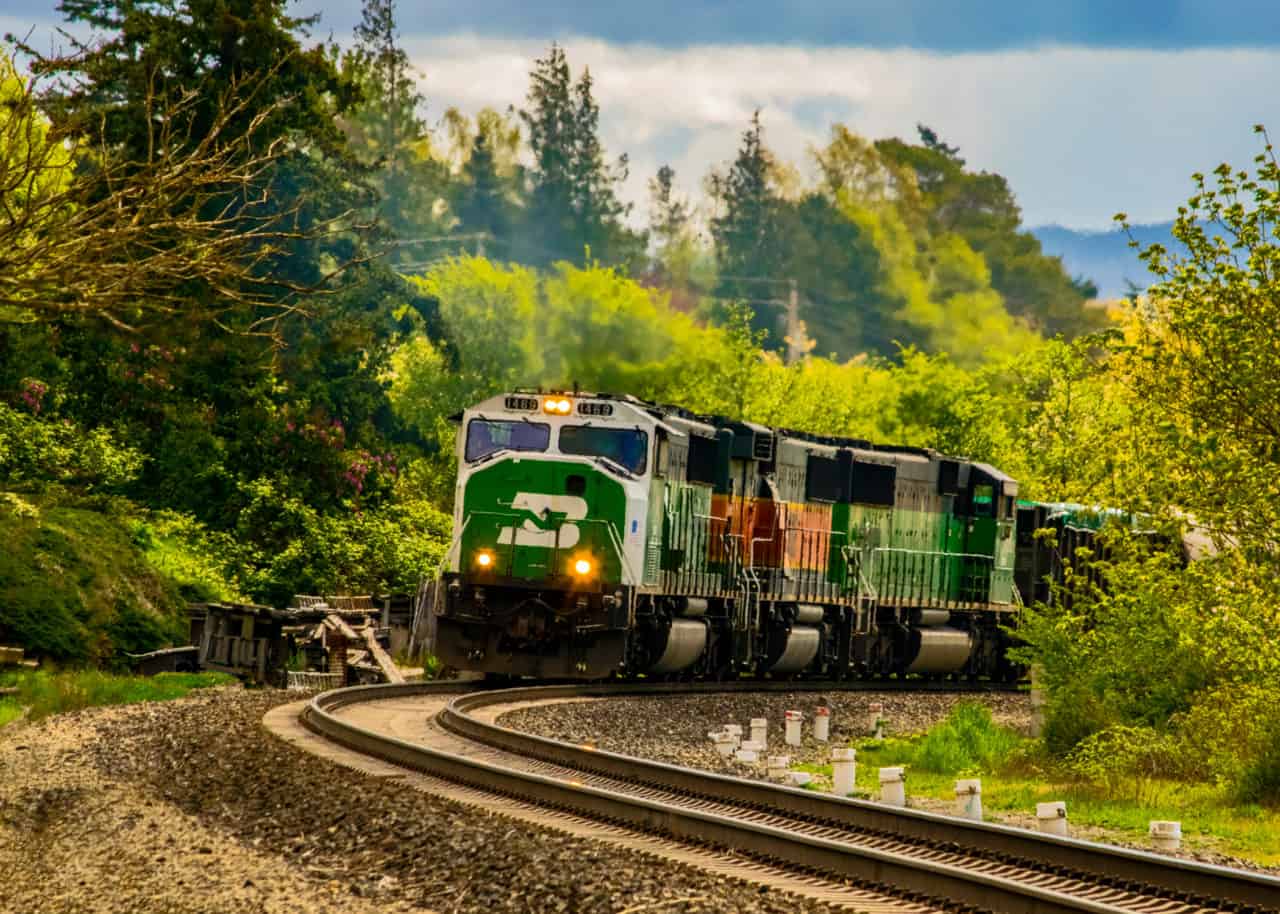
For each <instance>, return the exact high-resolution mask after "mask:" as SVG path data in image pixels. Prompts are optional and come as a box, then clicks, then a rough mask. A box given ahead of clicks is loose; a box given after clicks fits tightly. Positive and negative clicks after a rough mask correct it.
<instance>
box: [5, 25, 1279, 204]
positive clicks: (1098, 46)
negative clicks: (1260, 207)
mask: <svg viewBox="0 0 1280 914" xmlns="http://www.w3.org/2000/svg"><path fill="white" fill-rule="evenodd" d="M290 9H291V11H293V12H294V13H296V14H301V13H318V14H320V16H321V19H320V22H319V24H318V25H317V26H315V27H314V28H313V35H314V36H315V37H316V38H328V37H330V36H332V37H333V38H334V39H336V40H338V41H340V42H343V43H346V42H348V41H349V40H350V35H351V29H352V27H353V25H354V24H355V22H356V21H357V20H358V18H359V14H360V2H359V0H296V2H295V3H294V4H293V5H292V6H291V7H290ZM398 13H399V20H400V25H401V32H402V36H403V40H404V44H405V47H406V49H407V50H408V51H409V53H410V55H411V57H412V58H413V60H414V63H415V65H416V67H417V69H418V71H419V73H418V75H419V79H420V83H421V88H422V91H423V94H424V95H425V96H426V99H427V110H426V116H427V119H428V121H430V122H438V120H439V119H440V117H441V115H442V114H443V113H444V111H445V110H446V109H448V108H449V107H451V106H457V107H459V108H461V109H462V110H464V111H468V112H474V111H475V110H477V109H479V108H480V107H483V106H491V107H496V108H499V109H505V108H507V107H508V106H509V105H516V106H519V105H520V104H521V103H522V101H523V98H524V94H525V90H526V88H527V84H528V71H529V68H530V65H531V63H532V61H533V60H534V58H536V57H537V56H539V55H540V54H542V53H544V52H545V50H546V48H547V46H548V45H549V43H550V42H551V41H553V40H554V41H558V42H560V43H561V44H562V45H564V47H565V49H566V52H567V54H568V57H569V62H570V64H571V66H573V67H574V70H575V73H576V72H577V71H578V70H580V68H582V67H583V66H589V67H590V68H591V72H592V75H593V77H594V78H595V80H596V96H597V100H598V102H599V104H600V109H601V131H602V134H603V140H604V143H605V146H606V150H607V151H608V153H609V154H610V155H618V154H620V153H623V152H625V153H627V154H628V156H629V158H630V165H631V173H630V177H629V178H628V180H627V182H626V184H625V185H624V187H623V196H624V198H625V199H627V200H628V201H631V202H634V203H636V204H637V207H636V211H635V212H636V218H638V219H643V217H644V215H645V213H646V200H647V195H646V190H645V189H646V185H647V181H648V180H649V178H650V177H651V176H652V175H653V174H654V173H655V172H656V171H657V169H658V167H659V166H661V165H663V164H670V165H671V166H672V167H673V168H675V170H676V174H677V183H678V185H679V186H680V187H681V188H682V189H683V190H684V191H685V192H686V193H688V194H690V195H697V194H698V193H699V191H700V188H701V185H702V180H703V178H704V177H705V175H706V174H707V172H708V170H709V169H711V168H716V167H719V168H723V167H724V165H725V163H726V162H727V161H729V160H730V159H731V158H732V156H733V154H734V151H735V149H736V148H737V145H738V143H739V140H740V135H741V133H742V131H743V129H744V128H745V127H746V124H747V121H748V119H749V118H750V116H751V113H752V112H753V111H754V110H756V109H757V108H758V109H760V111H761V116H762V119H763V122H764V125H765V139H766V143H767V144H768V145H769V146H770V147H771V148H772V149H773V150H774V151H775V152H776V153H778V154H779V155H780V156H781V157H783V158H785V159H788V160H790V161H791V162H792V163H794V164H795V165H796V166H797V167H799V168H800V169H801V171H802V173H807V172H808V171H810V170H811V165H810V161H811V158H810V153H809V150H810V149H811V148H812V147H813V146H814V145H815V144H820V143H822V142H823V141H824V139H825V138H826V137H827V135H828V133H829V130H830V125H831V124H832V122H835V121H839V122H842V123H844V124H846V125H847V126H848V127H849V128H850V129H852V130H854V131H855V132H858V133H861V134H863V135H866V136H870V137H873V138H878V137H883V136H901V137H904V138H910V137H914V136H915V129H916V124H917V123H924V124H927V125H928V126H930V127H932V128H933V129H934V130H936V131H937V132H938V133H939V135H940V136H941V137H942V138H943V139H944V140H945V141H946V142H948V143H950V144H952V145H955V146H959V147H960V150H961V155H962V156H963V157H964V158H965V159H966V160H967V161H968V163H969V165H970V167H973V168H977V169H983V170H989V171H995V172H999V173H1000V174H1003V175H1005V176H1006V177H1007V178H1008V179H1009V181H1010V184H1011V186H1012V187H1013V190H1014V192H1015V194H1016V195H1017V198H1018V201H1019V203H1020V204H1021V206H1022V209H1023V214H1024V220H1025V222H1026V223H1027V224H1028V225H1033V226H1034V225H1047V224H1057V225H1064V226H1069V227H1072V228H1082V229H1105V228H1108V227H1109V226H1110V224H1111V217H1112V216H1113V215H1114V214H1115V213H1116V212H1121V211H1123V212H1126V213H1128V214H1129V216H1130V218H1131V219H1132V220H1134V221H1136V222H1158V221H1163V220H1167V219H1170V218H1172V217H1173V215H1174V214H1175V211H1176V207H1177V205H1178V203H1179V202H1180V201H1182V200H1185V199H1186V197H1187V196H1189V195H1190V193H1191V181H1190V175H1191V174H1192V173H1193V172H1196V171H1204V172H1208V171H1210V170H1211V169H1212V168H1213V167H1215V166H1216V165H1217V164H1218V163H1220V162H1223V161H1228V162H1232V163H1234V164H1237V165H1247V164H1248V163H1249V162H1251V161H1252V158H1253V156H1254V155H1255V154H1256V153H1257V152H1258V151H1259V146H1258V140H1257V138H1256V137H1255V136H1254V134H1253V132H1252V127H1253V125H1254V124H1255V123H1267V124H1270V125H1273V128H1274V129H1275V130H1276V131H1280V92H1278V91H1277V88H1280V0H1216V2H1214V0H1199V2H1193V0H989V2H978V0H791V2H778V0H738V2H731V0H644V2H640V0H630V2H625V3H609V2H600V0H470V2H464V0H400V2H399V9H398ZM57 19H58V14H57V12H56V0H4V3H3V4H0V31H6V32H20V33H26V32H27V31H28V30H29V29H31V28H33V27H34V28H35V29H36V38H37V40H39V39H40V38H41V36H43V35H45V34H46V33H47V31H48V29H49V27H50V26H51V25H53V24H55V23H56V21H57Z"/></svg>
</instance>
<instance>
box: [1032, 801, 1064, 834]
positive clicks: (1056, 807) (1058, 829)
mask: <svg viewBox="0 0 1280 914" xmlns="http://www.w3.org/2000/svg"><path fill="white" fill-rule="evenodd" d="M1036 823H1037V824H1038V825H1039V826H1040V830H1041V831H1042V832H1044V833H1045V834H1046V835H1061V836H1063V837H1066V834H1067V804H1066V803H1062V802H1056V803H1037V804H1036Z"/></svg>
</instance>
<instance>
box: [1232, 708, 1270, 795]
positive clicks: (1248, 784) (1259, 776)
mask: <svg viewBox="0 0 1280 914" xmlns="http://www.w3.org/2000/svg"><path fill="white" fill-rule="evenodd" d="M1236 795H1237V798H1238V799H1239V800H1240V802H1242V803H1261V804H1263V805H1265V806H1280V726H1274V725H1273V727H1272V729H1271V733H1270V739H1269V740H1268V741H1267V744H1265V745H1264V746H1263V749H1262V752H1261V753H1260V754H1259V755H1257V756H1255V757H1254V760H1253V762H1252V763H1250V764H1248V765H1247V766H1246V767H1245V768H1244V770H1243V771H1242V772H1241V773H1240V778H1239V781H1238V782H1237V783H1236Z"/></svg>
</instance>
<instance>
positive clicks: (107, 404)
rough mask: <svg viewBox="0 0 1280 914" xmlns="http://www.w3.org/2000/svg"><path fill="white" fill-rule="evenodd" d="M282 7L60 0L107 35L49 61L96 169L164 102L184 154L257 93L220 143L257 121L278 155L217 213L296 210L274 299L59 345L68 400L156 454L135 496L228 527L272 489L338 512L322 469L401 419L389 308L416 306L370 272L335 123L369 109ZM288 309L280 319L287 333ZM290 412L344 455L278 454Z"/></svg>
mask: <svg viewBox="0 0 1280 914" xmlns="http://www.w3.org/2000/svg"><path fill="white" fill-rule="evenodd" d="M285 5H286V0H177V2H175V3H174V4H172V5H171V6H165V7H158V6H154V5H146V6H142V5H139V4H136V3H134V2H132V0H66V3H64V5H63V10H64V11H65V12H66V13H67V15H68V17H69V18H71V19H72V20H73V21H74V22H81V23H87V24H90V25H92V26H94V28H95V29H97V30H99V31H100V34H101V38H100V39H97V40H96V41H95V43H94V44H93V45H91V46H87V47H83V48H81V49H80V53H79V54H77V55H76V56H75V57H74V58H71V59H64V60H59V61H45V62H43V64H42V66H44V67H45V69H46V72H49V73H51V74H52V75H55V76H61V77H63V78H62V79H60V80H58V81H57V82H56V83H55V85H56V86H57V87H58V94H56V95H54V96H52V97H50V99H49V101H48V104H49V108H50V110H51V111H52V112H54V113H55V114H54V116H55V117H57V118H59V120H60V122H70V123H76V122H79V123H83V124H85V125H86V129H87V126H88V125H94V124H101V125H103V128H104V130H105V131H106V143H107V146H108V148H107V150H106V152H105V153H104V154H109V155H111V156H112V157H114V158H116V159H124V160H126V161H127V160H128V158H127V157H129V156H134V157H137V156H140V155H142V154H143V153H144V151H145V148H146V144H147V143H148V142H149V141H150V139H151V137H152V133H151V131H150V129H149V125H148V118H149V116H150V114H151V112H152V111H153V110H154V108H153V99H155V98H156V97H160V98H168V99H185V100H186V102H185V106H184V107H182V108H181V110H180V111H179V112H178V117H180V118H181V119H183V120H184V123H181V124H180V125H179V127H180V129H178V130H176V132H175V133H174V142H189V143H197V142H199V141H200V139H201V138H202V137H204V136H206V135H207V132H208V125H209V124H210V123H213V122H215V119H216V117H217V105H218V99H219V98H221V97H224V96H225V95H226V93H227V91H229V90H231V89H233V88H234V87H236V86H239V85H243V86H248V87H251V88H252V90H253V91H252V94H251V95H250V96H249V98H250V102H249V103H247V104H246V105H245V106H244V108H243V109H242V110H240V111H239V113H238V115H237V121H236V122H235V123H232V124H229V125H227V126H226V130H227V131H228V132H231V131H234V130H236V129H240V130H245V131H247V130H248V129H249V126H250V125H251V124H253V125H254V127H253V129H254V131H255V132H254V133H253V137H254V142H255V143H257V144H262V145H267V144H274V145H275V146H277V147H278V148H280V149H282V150H284V153H283V154H282V155H281V156H280V157H279V158H278V159H276V160H273V161H272V163H271V165H270V167H269V169H268V170H267V173H266V174H265V175H263V177H262V181H263V182H264V184H265V187H264V188H262V193H261V198H262V200H265V201H266V202H265V203H261V202H260V203H258V204H257V205H256V206H255V207H254V208H248V209H246V208H245V207H247V203H246V201H245V200H243V199H241V198H240V197H238V196H237V195H238V194H242V193H243V191H241V190H240V189H239V188H237V187H230V188H228V189H227V193H226V196H225V197H214V198H211V199H208V201H207V203H206V204H205V205H206V206H207V207H208V208H210V209H213V210H215V211H218V212H226V213H228V214H230V215H231V216H232V217H235V216H237V215H240V214H243V215H242V218H243V220H244V222H245V224H246V226H248V227H250V228H251V227H252V225H253V224H254V223H255V221H256V220H258V219H261V218H263V217H264V215H263V210H264V208H266V207H269V206H276V207H279V209H280V211H282V212H285V213H287V214H289V217H290V219H291V225H292V226H294V228H295V232H296V236H295V237H293V238H291V239H286V240H282V241H279V242H276V243H274V244H271V245H270V246H269V258H268V259H267V260H266V261H265V263H264V265H263V272H264V274H265V275H266V276H268V277H269V278H270V280H271V281H272V282H273V283H274V284H275V288H276V289H277V290H278V301H276V302H273V303H272V304H273V308H272V309H271V310H270V311H268V310H267V309H266V307H265V306H262V305H236V306H235V307H232V308H229V309H225V310H223V311H221V312H220V313H219V319H218V321H217V322H216V323H211V322H198V321H194V320H190V319H188V318H187V316H186V314H185V312H183V311H179V312H177V313H175V315H174V318H173V319H172V320H171V321H169V322H167V323H166V324H165V325H164V326H163V328H158V329H157V330H156V331H155V333H154V335H153V336H152V337H151V338H148V337H146V336H144V335H142V334H132V335H123V336H122V335H121V334H113V333H109V332H99V331H91V329H90V328H87V327H85V326H84V325H83V324H80V323H78V322H75V321H67V322H64V323H63V325H62V326H60V327H59V328H57V329H58V333H57V334H55V338H56V340H57V342H56V347H57V351H56V355H57V357H58V358H60V359H62V360H63V361H64V363H65V365H66V366H67V368H66V372H67V377H68V388H69V389H70V390H71V391H73V392H74V394H73V398H72V399H71V400H70V401H69V402H68V409H69V410H70V411H72V412H74V413H76V414H78V415H79V416H80V417H83V418H84V419H85V421H86V422H101V421H110V422H111V423H113V424H115V425H118V426H120V427H124V428H128V430H129V434H130V435H131V437H132V439H133V440H134V442H135V443H136V444H137V445H138V446H139V448H140V449H141V450H142V451H144V452H145V453H146V454H147V456H148V460H147V463H146V465H145V470H144V473H143V475H142V477H141V478H140V479H139V480H138V482H137V483H136V489H135V492H136V494H137V495H138V497H139V498H141V499H144V500H145V501H146V503H148V504H152V505H156V506H169V507H179V508H183V509H186V510H191V511H193V512H195V513H196V514H197V515H198V516H199V517H200V518H201V519H203V520H205V521H208V522H210V523H212V524H215V525H218V526H224V527H229V526H233V525H234V524H235V522H236V518H237V516H238V512H239V510H240V508H241V507H243V505H244V504H245V503H246V502H247V501H248V500H250V499H252V498H257V497H259V496H260V495H261V494H262V492H263V491H264V489H263V488H262V486H268V487H271V486H284V487H286V488H288V489H289V491H290V497H297V498H299V499H301V501H302V503H305V504H308V505H310V506H315V507H318V508H324V509H329V508H333V507H334V506H335V504H336V503H338V502H339V499H340V497H341V493H340V492H339V491H338V490H336V489H335V487H334V486H333V484H332V483H331V481H330V480H331V479H332V478H333V476H334V475H340V474H336V473H335V474H327V473H325V472H320V471H318V469H317V468H318V466H319V464H318V463H317V461H320V462H325V461H327V462H328V463H327V467H328V468H332V466H333V464H334V463H336V462H338V461H341V460H342V459H344V457H343V455H344V454H345V453H346V451H345V448H346V447H352V446H355V445H357V443H358V442H361V441H364V442H368V443H369V445H370V446H372V445H373V442H376V441H378V440H379V439H380V437H381V433H382V431H383V430H384V429H385V427H382V428H380V427H379V424H380V423H382V422H384V421H385V417H386V416H387V415H389V412H388V409H387V404H386V399H385V392H384V390H383V389H382V386H381V385H380V383H379V381H378V375H379V372H380V371H381V369H382V365H383V360H384V359H385V358H386V356H387V353H388V350H389V347H390V345H391V343H392V341H393V339H394V337H395V335H396V333H397V332H398V329H399V328H398V325H397V322H396V319H395V318H394V311H393V308H392V307H391V306H392V305H393V304H402V303H404V302H406V301H408V302H411V303H415V304H424V303H421V302H419V301H415V298H414V297H413V296H411V295H409V294H407V292H406V290H405V289H404V287H403V284H402V283H400V281H399V280H398V279H397V278H396V277H394V276H393V275H391V274H390V273H389V272H388V271H386V270H385V269H382V268H380V267H378V266H375V265H372V264H370V263H368V261H369V260H370V256H369V251H368V248H367V246H366V244H365V241H366V238H365V233H364V232H363V231H362V230H361V227H360V219H359V218H358V214H359V213H361V212H367V211H368V210H369V209H370V207H371V206H372V204H373V202H374V195H373V193H372V191H371V189H370V188H369V187H368V186H367V184H366V182H365V181H364V177H363V171H362V169H361V168H360V167H359V166H358V164H357V163H356V161H355V160H354V159H353V158H352V156H351V155H350V152H349V150H348V148H347V145H346V142H345V138H344V136H343V134H342V132H341V131H340V130H339V129H338V127H337V124H336V119H337V117H339V116H341V115H342V114H344V113H346V112H347V111H348V110H349V107H350V105H351V104H352V103H353V102H354V101H355V99H356V98H357V95H358V93H357V91H356V90H355V87H354V86H353V85H352V84H351V82H350V80H349V79H347V78H346V77H345V76H344V75H343V74H342V73H341V72H339V71H338V69H337V68H336V66H335V63H334V61H333V59H332V57H331V56H330V55H329V54H328V53H326V51H325V49H324V48H322V47H319V46H315V47H310V48H307V47H304V46H303V44H302V40H303V39H304V38H305V33H304V31H303V30H304V28H305V26H306V25H307V24H308V23H309V20H299V19H295V18H293V17H290V16H288V15H286V14H285V12H284V8H285ZM91 161H92V160H88V161H87V162H86V167H87V166H88V164H89V162H91ZM316 227H318V228H319V229H320V230H319V231H313V230H312V229H313V228H316ZM361 263H363V264H364V265H362V266H361V265H358V264H361ZM187 293H188V295H189V297H190V300H191V301H192V302H193V303H200V302H204V301H219V300H224V299H226V298H227V297H228V290H226V289H223V288H219V287H217V286H216V285H213V284H207V283H201V282H192V283H190V284H189V288H188V290H187ZM281 312H283V313H285V314H287V315H288V317H286V318H284V319H276V318H275V317H274V315H277V314H279V313H281ZM303 315H305V319H302V316H303ZM269 318H271V319H272V320H274V323H272V324H268V323H266V321H267V320H268V319H269ZM273 328H274V332H273ZM140 377H145V378H150V379H152V380H150V381H149V382H148V384H149V385H150V386H147V385H144V384H141V383H140V382H139V380H138V379H139V378H140ZM289 415H293V416H306V417H308V420H309V421H318V419H319V417H325V421H326V422H327V421H329V419H332V420H333V421H340V422H341V427H342V429H343V442H344V448H343V450H338V449H335V448H330V449H329V450H328V451H321V450H318V449H313V450H312V451H311V452H306V453H304V451H303V450H301V449H295V450H287V449H282V447H281V446H279V440H280V439H279V437H278V436H279V435H280V434H281V433H282V429H283V427H284V420H283V419H282V417H283V416H289ZM273 436H275V437H273ZM267 480H270V482H267ZM255 487H256V488H255ZM254 492H257V493H258V494H256V495H255V494H253V493H254Z"/></svg>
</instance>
